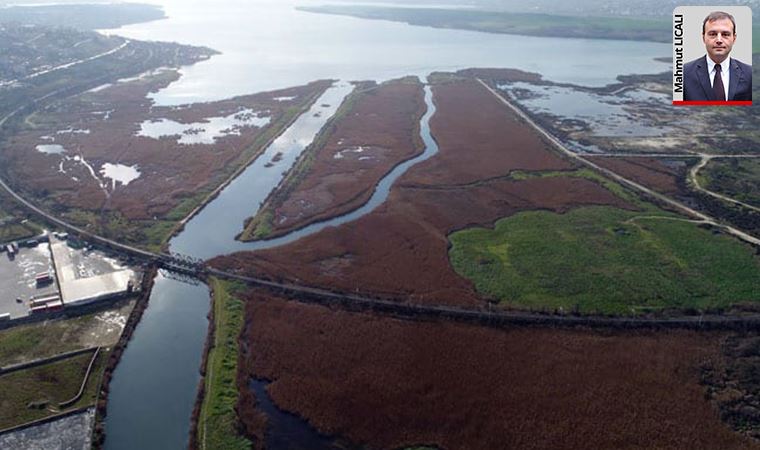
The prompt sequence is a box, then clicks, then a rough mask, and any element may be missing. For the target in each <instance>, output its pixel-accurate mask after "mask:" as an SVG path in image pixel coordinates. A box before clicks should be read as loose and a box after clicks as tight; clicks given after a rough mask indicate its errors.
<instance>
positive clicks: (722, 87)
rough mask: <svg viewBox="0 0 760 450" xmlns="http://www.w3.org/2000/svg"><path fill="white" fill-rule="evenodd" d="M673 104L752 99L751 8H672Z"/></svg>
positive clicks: (719, 103) (737, 102) (721, 103)
mask: <svg viewBox="0 0 760 450" xmlns="http://www.w3.org/2000/svg"><path fill="white" fill-rule="evenodd" d="M673 104H674V105H679V106H680V105H697V106H703V105H710V106H713V105H714V106H737V105H752V10H751V9H750V8H749V7H748V6H679V7H677V8H676V9H675V10H673Z"/></svg>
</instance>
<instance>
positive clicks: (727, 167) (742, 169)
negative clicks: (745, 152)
mask: <svg viewBox="0 0 760 450" xmlns="http://www.w3.org/2000/svg"><path fill="white" fill-rule="evenodd" d="M698 177H699V183H700V184H701V185H702V187H704V188H705V189H708V190H710V191H714V192H717V193H719V194H723V195H725V196H727V197H731V198H733V199H736V200H739V201H741V202H744V203H747V204H750V205H752V206H756V207H758V208H760V158H758V159H742V158H731V159H714V160H712V161H710V162H709V163H708V164H707V165H706V166H705V167H704V168H703V169H702V170H701V171H700V172H699V175H698Z"/></svg>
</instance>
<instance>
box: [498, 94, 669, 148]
mask: <svg viewBox="0 0 760 450" xmlns="http://www.w3.org/2000/svg"><path fill="white" fill-rule="evenodd" d="M499 89H501V90H503V91H507V92H511V93H513V94H514V91H523V92H525V91H528V92H530V95H529V96H527V98H526V97H524V96H518V98H519V99H520V100H519V102H520V103H521V104H523V105H525V106H526V107H527V108H528V109H530V110H531V111H532V112H534V113H546V114H551V115H552V116H557V117H560V118H566V119H573V120H582V121H584V122H585V123H586V124H588V126H589V128H590V129H591V132H592V133H593V134H594V135H596V136H626V137H627V136H648V137H652V136H664V135H667V134H669V133H672V132H673V129H672V128H671V127H666V126H659V125H658V124H656V123H654V122H653V121H652V120H651V119H649V118H647V117H646V116H645V115H644V114H643V113H644V112H646V110H647V109H649V108H647V106H649V107H655V108H656V107H660V106H668V105H670V99H669V97H668V96H667V95H665V94H658V93H653V92H649V91H644V90H639V89H632V90H628V91H626V92H624V93H622V94H620V95H599V94H595V93H592V92H586V91H580V90H576V89H574V88H571V87H561V86H537V85H533V84H531V83H524V82H518V83H512V84H509V85H500V86H499ZM639 109H640V110H641V111H642V113H639V112H637V110H639Z"/></svg>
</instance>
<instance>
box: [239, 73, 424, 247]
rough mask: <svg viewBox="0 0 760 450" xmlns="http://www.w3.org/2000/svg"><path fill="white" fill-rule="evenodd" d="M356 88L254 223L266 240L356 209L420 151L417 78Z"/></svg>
mask: <svg viewBox="0 0 760 450" xmlns="http://www.w3.org/2000/svg"><path fill="white" fill-rule="evenodd" d="M356 89H357V90H356V91H355V92H354V93H353V94H351V97H349V100H348V101H347V103H346V104H344V105H343V106H342V107H341V110H339V112H338V116H337V120H335V121H333V122H331V123H329V124H328V125H327V127H326V129H324V130H322V132H321V135H320V136H319V138H318V139H317V140H316V141H315V143H316V145H314V144H313V145H312V146H311V147H309V148H307V150H306V151H305V152H304V154H303V155H302V156H301V158H300V159H299V161H298V163H297V166H296V168H295V169H294V170H292V171H291V175H290V176H289V177H288V178H287V179H286V180H285V182H284V184H283V185H281V186H280V187H279V188H278V190H277V191H276V192H274V194H273V195H272V196H271V197H270V199H269V200H268V201H267V203H266V204H265V206H264V208H262V209H261V211H260V212H259V214H258V217H257V219H255V220H254V222H253V223H254V224H257V223H260V221H261V220H265V221H266V222H268V223H266V226H267V228H269V229H270V230H271V232H270V233H268V234H267V236H266V237H275V236H280V235H284V234H287V233H288V232H290V231H292V230H295V229H298V228H302V227H304V226H306V225H309V224H311V223H314V222H318V221H320V220H324V219H326V218H330V217H335V216H339V215H342V214H345V213H347V212H350V211H352V210H354V209H356V208H358V207H360V206H361V205H363V204H364V203H366V202H367V200H369V198H370V196H371V195H372V192H373V190H374V188H375V185H377V183H378V182H379V181H380V179H382V177H383V176H385V175H386V174H387V173H388V172H390V171H391V170H393V168H394V167H396V165H398V164H400V163H401V162H403V161H406V160H408V159H411V158H413V157H414V156H417V155H419V154H420V153H422V152H423V150H424V144H423V143H422V140H421V139H420V136H419V122H420V118H421V117H422V115H423V114H424V112H425V99H424V92H423V89H422V84H421V83H420V82H419V80H418V79H417V78H403V79H399V80H393V81H389V82H386V83H383V84H381V85H379V86H372V85H370V86H368V87H363V86H358V87H357V88H356ZM255 234H256V233H255V232H254V236H255Z"/></svg>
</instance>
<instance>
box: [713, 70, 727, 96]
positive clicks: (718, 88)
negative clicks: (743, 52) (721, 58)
mask: <svg viewBox="0 0 760 450" xmlns="http://www.w3.org/2000/svg"><path fill="white" fill-rule="evenodd" d="M713 93H714V94H715V100H718V101H721V102H725V101H726V91H724V90H723V77H721V76H720V64H716V65H715V79H714V80H713Z"/></svg>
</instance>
